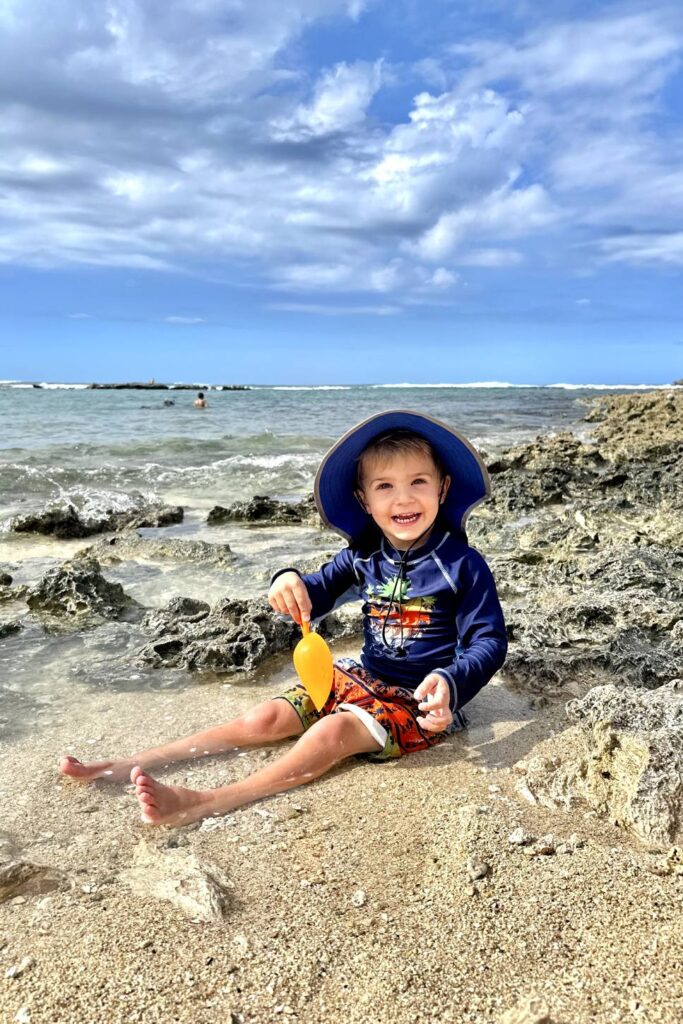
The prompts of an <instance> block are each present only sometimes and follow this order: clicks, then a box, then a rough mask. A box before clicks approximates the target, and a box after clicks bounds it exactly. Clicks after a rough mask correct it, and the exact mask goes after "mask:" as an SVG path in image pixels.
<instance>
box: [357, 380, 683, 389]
mask: <svg viewBox="0 0 683 1024" xmlns="http://www.w3.org/2000/svg"><path fill="white" fill-rule="evenodd" d="M368 387H370V388H372V389H378V388H409V389H415V390H417V389H418V388H455V389H458V388H461V389H462V388H465V389H474V388H533V389H534V390H537V391H543V390H545V389H548V388H554V389H558V390H565V391H669V390H670V389H671V388H677V387H683V385H680V384H510V383H509V381H502V380H479V381H472V382H471V383H469V384H369V385H368Z"/></svg>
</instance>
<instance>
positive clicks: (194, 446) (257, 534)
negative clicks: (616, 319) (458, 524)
mask: <svg viewBox="0 0 683 1024" xmlns="http://www.w3.org/2000/svg"><path fill="white" fill-rule="evenodd" d="M595 394H596V392H595V391H594V390H592V389H587V390H574V389H563V388H510V387H494V388H492V387H479V388H477V387H471V388H445V387H433V388H426V387H419V388H415V387H391V388H383V387H374V388H373V387H350V388H337V389H330V390H327V389H310V388H307V389H276V388H259V389H254V390H251V391H245V392H241V391H235V392H231V391H224V392H217V391H210V392H209V394H208V400H209V408H208V409H207V410H205V411H200V410H196V409H194V408H193V405H192V402H193V399H194V394H193V393H192V392H176V393H175V394H173V393H172V394H169V393H168V392H140V391H88V390H73V389H65V388H54V389H40V390H38V389H33V388H27V387H13V386H11V385H7V384H5V385H2V384H0V568H2V569H3V570H4V571H8V572H10V574H11V575H12V577H13V579H14V581H15V583H26V584H29V585H33V584H35V583H36V582H37V581H38V580H39V579H40V578H41V577H42V575H43V574H44V573H45V572H46V571H48V570H49V569H51V568H52V567H53V566H55V565H57V564H60V563H61V562H64V561H65V560H66V559H68V558H72V557H73V556H74V555H75V554H76V553H77V552H78V550H79V549H81V548H83V547H86V546H87V545H88V544H90V543H92V542H93V541H97V539H98V538H92V539H86V540H84V541H58V540H55V539H54V538H49V537H40V536H32V535H28V534H15V533H12V532H10V531H9V530H8V529H7V524H8V520H9V518H10V517H11V515H13V514H15V513H17V512H26V511H28V510H30V509H33V508H39V507H41V506H43V505H45V504H46V502H48V501H50V500H51V499H54V498H58V497H62V498H70V499H73V500H74V501H76V503H77V504H80V505H83V504H85V505H89V506H95V507H97V506H102V507H111V506H112V505H117V506H119V507H125V504H126V501H130V497H129V496H130V493H131V492H132V491H141V492H142V493H143V494H145V495H146V496H148V497H149V498H160V499H162V500H165V501H169V502H177V503H179V504H182V505H183V506H184V508H185V520H184V522H183V523H182V524H179V525H178V526H174V527H169V528H166V529H163V530H159V531H154V530H145V531H141V532H142V533H143V534H146V535H148V536H149V535H152V536H153V535H155V534H158V535H159V536H170V535H177V536H181V537H188V538H196V539H203V540H206V541H209V542H220V543H228V544H230V546H231V548H232V550H233V553H234V556H235V560H234V563H233V564H232V565H231V566H230V567H229V568H228V569H217V568H215V567H210V566H202V565H194V564H191V563H187V562H170V561H164V560H163V559H162V560H157V561H154V560H152V559H149V558H145V557H144V556H143V557H141V558H139V559H138V560H136V561H127V562H121V563H118V564H109V563H107V564H105V565H103V572H104V574H105V576H106V577H107V579H109V580H111V581H112V582H118V583H120V584H121V585H122V586H123V587H124V589H125V591H126V593H127V594H128V595H129V596H130V597H132V598H134V599H135V600H137V601H138V602H140V604H142V605H143V606H145V607H147V608H149V607H161V606H163V605H165V604H166V603H167V602H168V601H169V600H170V599H171V598H173V597H176V596H187V597H197V598H202V599H204V600H207V601H210V602H213V601H216V600H218V599H219V598H222V597H241V598H244V597H262V596H263V595H264V594H265V593H266V591H267V588H268V581H269V578H270V575H271V573H272V572H273V571H274V570H275V569H276V568H280V567H282V566H283V565H292V564H301V563H303V562H306V563H309V562H317V563H322V562H323V561H324V560H325V559H326V557H329V555H330V554H331V553H332V552H334V551H335V550H337V549H338V547H339V546H340V545H341V541H340V539H339V538H336V537H335V536H334V535H331V534H329V533H326V532H324V531H320V530H317V529H315V528H312V527H288V528H277V529H276V528H267V527H266V528H263V527H262V528H249V527H245V526H241V525H238V524H230V525H226V526H222V527H209V526H208V525H207V523H206V509H207V508H208V507H210V506H211V505H213V504H217V503H219V504H224V505H225V504H229V503H230V502H232V501H235V500H237V499H240V498H246V497H249V496H251V495H253V494H270V495H273V496H281V497H294V496H299V495H301V494H303V493H306V492H307V491H310V489H311V485H312V483H313V477H314V474H315V471H316V468H317V465H318V463H319V460H320V457H321V455H322V454H323V453H324V451H325V450H326V449H327V447H329V445H330V444H331V443H332V442H333V441H334V440H335V439H336V438H337V437H338V436H339V435H340V434H341V433H342V432H343V431H345V430H347V429H348V428H349V427H350V426H352V425H353V424H354V423H356V422H357V421H358V420H360V419H363V418H365V417H367V416H370V415H372V414H373V413H376V412H379V411H381V410H383V409H388V408H397V407H400V408H411V409H416V410H419V411H423V412H426V413H429V414H430V415H433V416H436V417H439V418H441V419H443V420H446V421H447V422H449V423H451V424H453V425H454V426H455V427H456V428H457V429H459V430H460V431H461V432H462V433H464V434H465V435H467V436H468V437H470V438H471V439H472V440H473V441H474V443H475V444H477V445H479V446H480V447H482V448H484V449H485V450H486V451H488V452H489V453H491V452H493V451H495V450H496V449H498V448H500V447H502V446H504V445H509V444H512V443H516V442H521V441H524V440H527V439H529V438H532V437H533V436H535V435H536V434H539V433H546V432H549V431H557V430H562V429H572V428H573V429H577V426H578V427H579V429H583V426H582V425H580V420H581V418H582V416H583V415H584V413H585V402H586V400H587V399H589V398H592V397H594V396H595ZM168 398H172V399H173V400H174V401H175V403H176V404H175V405H174V406H170V407H165V406H164V404H163V402H164V399H168ZM13 618H19V619H20V620H21V622H22V628H21V630H20V631H19V632H18V633H13V634H11V635H9V636H7V637H5V638H4V639H0V745H1V744H2V741H3V738H9V737H19V736H21V735H24V734H27V733H29V734H34V735H37V734H38V733H40V732H41V731H43V730H49V729H50V728H52V727H53V726H56V725H58V724H59V722H60V721H65V720H67V719H68V718H69V716H70V715H72V714H74V713H76V711H77V712H78V714H79V715H86V716H87V715H90V714H91V711H92V713H93V714H94V708H95V707H96V705H97V700H98V694H102V693H103V692H104V693H114V692H116V691H121V690H124V691H128V690H141V689H159V688H162V689H163V688H167V687H170V688H174V689H177V688H184V687H189V686H195V685H197V684H198V682H199V680H198V678H197V677H196V676H194V675H193V674H192V673H189V672H186V671H183V670H171V669H168V670H154V669H148V668H139V667H136V665H135V657H134V655H135V651H136V650H137V649H138V648H139V647H140V646H141V645H142V644H143V643H144V642H145V639H146V636H145V634H144V632H143V630H142V629H141V628H140V626H139V625H135V624H130V623H127V622H113V623H105V624H104V625H102V626H100V627H98V628H97V629H94V630H91V629H88V628H84V629H83V630H81V629H78V628H77V629H76V632H73V627H71V628H70V629H69V630H68V631H67V632H66V633H64V634H63V635H62V634H61V633H60V631H59V629H57V630H56V631H54V630H52V629H50V628H45V627H44V625H43V624H42V623H41V622H40V621H38V620H37V619H35V618H34V617H33V616H30V615H27V607H26V604H25V603H24V602H23V601H21V600H16V601H11V602H8V603H5V604H4V605H0V619H13ZM215 685H221V683H220V682H217V683H216V684H215ZM226 713H227V711H226Z"/></svg>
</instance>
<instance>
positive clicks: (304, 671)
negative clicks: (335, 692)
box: [294, 622, 334, 711]
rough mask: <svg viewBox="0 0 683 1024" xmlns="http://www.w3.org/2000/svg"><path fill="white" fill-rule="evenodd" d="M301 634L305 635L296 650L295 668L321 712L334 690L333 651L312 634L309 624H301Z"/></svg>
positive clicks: (316, 634)
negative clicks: (331, 691)
mask: <svg viewBox="0 0 683 1024" xmlns="http://www.w3.org/2000/svg"><path fill="white" fill-rule="evenodd" d="M301 632H302V633H303V634H304V635H303V637H302V638H301V640H299V643H298V644H297V645H296V647H295V648H294V668H295V669H296V674H297V675H298V677H299V679H300V680H301V682H302V683H303V684H304V686H305V687H306V689H307V690H308V693H309V695H310V698H311V700H312V701H313V703H314V704H315V707H316V710H317V711H320V710H321V709H322V707H323V705H324V704H325V701H326V700H327V698H328V697H329V695H330V690H331V689H332V678H333V675H334V665H333V662H332V651H331V650H330V649H329V647H328V646H327V644H326V643H325V641H324V640H323V638H322V637H321V636H320V635H319V634H318V633H311V625H310V623H309V622H302V623H301Z"/></svg>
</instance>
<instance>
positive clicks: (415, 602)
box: [367, 576, 436, 647]
mask: <svg viewBox="0 0 683 1024" xmlns="http://www.w3.org/2000/svg"><path fill="white" fill-rule="evenodd" d="M411 590H412V584H411V582H410V580H407V579H399V577H398V576H391V577H390V578H389V579H388V580H386V581H383V582H382V583H381V584H377V585H375V586H370V587H368V589H367V605H368V621H369V623H370V630H371V632H372V635H373V638H374V639H375V640H376V642H377V643H378V644H380V645H382V646H384V645H385V644H388V645H389V647H399V646H400V645H401V644H403V646H405V645H406V643H410V642H412V641H413V640H417V639H418V638H419V637H421V636H423V635H424V632H425V629H426V627H427V626H429V623H430V622H431V621H432V608H433V607H434V604H435V602H436V598H435V597H429V596H426V597H414V598H412V599H411V598H410V596H409V595H410V592H411ZM392 597H393V601H392ZM390 605H391V607H390ZM401 622H403V629H402V630H401ZM401 633H402V634H403V635H402V636H401Z"/></svg>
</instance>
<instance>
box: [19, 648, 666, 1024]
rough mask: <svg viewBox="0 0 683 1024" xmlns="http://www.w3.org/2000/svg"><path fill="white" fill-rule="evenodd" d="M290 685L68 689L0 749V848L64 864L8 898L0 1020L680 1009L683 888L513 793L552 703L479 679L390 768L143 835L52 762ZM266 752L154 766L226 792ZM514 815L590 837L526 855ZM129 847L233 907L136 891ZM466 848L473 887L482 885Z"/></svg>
mask: <svg viewBox="0 0 683 1024" xmlns="http://www.w3.org/2000/svg"><path fill="white" fill-rule="evenodd" d="M337 653H339V654H342V653H347V651H346V650H338V652H337ZM290 677H291V667H290V665H288V664H287V663H286V662H285V663H281V664H280V667H279V669H277V670H276V671H271V672H270V674H269V676H267V677H266V680H265V681H264V682H262V683H261V684H260V685H258V686H256V685H254V684H253V683H251V684H241V683H233V684H232V685H231V686H229V687H225V686H224V685H223V684H222V683H221V682H220V681H217V682H215V683H208V684H204V685H201V684H197V685H196V686H194V687H192V688H190V689H187V690H184V691H182V692H177V691H176V692H172V693H171V692H163V691H161V692H143V693H114V694H112V693H107V694H102V695H96V696H93V697H91V698H90V699H89V700H88V702H87V710H86V709H85V708H84V704H83V702H82V701H81V700H79V699H78V694H77V693H75V694H74V700H73V705H72V706H71V707H70V708H68V709H67V711H66V713H65V714H64V715H63V716H62V718H61V720H60V722H59V723H58V724H57V725H53V726H52V727H51V728H50V729H46V730H44V731H43V732H40V731H35V730H33V731H32V734H31V735H30V736H28V737H27V738H24V739H20V740H18V741H17V742H15V743H12V744H9V743H8V744H7V745H6V746H5V747H4V748H3V749H2V750H1V751H0V756H1V760H0V801H1V803H0V806H1V807H2V819H1V822H2V824H1V828H2V831H3V835H4V838H5V840H6V841H7V842H9V841H10V840H11V841H12V842H14V843H15V844H16V846H17V847H18V848H19V850H20V856H21V857H22V858H23V859H25V860H28V861H32V862H33V863H37V864H44V865H50V866H51V867H53V868H56V869H59V870H61V871H63V872H64V873H65V875H66V878H67V888H65V889H64V890H63V891H54V892H50V893H48V894H46V895H45V894H43V895H26V896H23V897H19V898H14V899H10V900H9V901H8V902H6V903H5V904H3V905H0V969H1V972H2V973H1V975H0V1018H1V1019H2V1021H3V1022H4V1021H7V1022H10V1021H17V1022H19V1024H22V1022H23V1024H29V1022H30V1024H48V1022H49V1024H57V1022H59V1024H62V1022H63V1024H86V1022H87V1024H119V1022H121V1024H123V1022H129V1021H145V1022H163V1024H167V1022H172V1021H178V1022H188V1024H189V1022H192V1024H201V1022H205V1021H206V1022H208V1021H211V1022H216V1021H220V1022H222V1024H223V1022H225V1024H240V1022H244V1024H272V1022H276V1021H279V1020H290V1019H297V1020H302V1021H308V1022H321V1024H327V1022H333V1021H334V1022H336V1021H338V1020H343V1021H346V1022H349V1024H355V1022H359V1024H360V1022H363V1024H373V1022H375V1021H377V1022H380V1021H381V1022H382V1024H384V1022H386V1021H387V1020H390V1021H392V1022H395V1024H417V1022H426V1021H430V1022H431V1021H452V1022H477V1024H478V1022H482V1024H483V1022H490V1021H492V1022H501V1021H502V1020H503V1019H504V1016H505V1013H506V1011H507V1010H508V1009H509V1008H511V1007H513V1006H515V1005H516V1004H517V1003H519V1002H520V1000H522V999H523V998H524V997H525V996H528V995H531V994H537V995H539V996H541V997H543V998H544V999H545V1001H546V1003H547V1005H548V1007H549V1010H550V1018H549V1019H550V1020H551V1021H552V1022H553V1024H584V1022H585V1024H603V1022H623V1021H626V1022H627V1021H638V1022H650V1021H652V1022H654V1021H660V1022H665V1024H674V1022H677V1021H680V1020H682V1019H683V972H682V970H681V968H682V960H683V937H682V926H681V922H682V919H683V915H682V913H681V910H682V904H683V899H682V897H683V878H681V877H680V876H678V877H676V876H669V877H659V876H658V875H656V874H653V873H652V872H651V870H650V868H651V867H652V864H653V856H652V855H651V854H649V853H647V852H645V851H643V850H642V849H641V848H639V847H638V845H637V844H636V842H635V841H634V840H632V839H631V838H630V837H629V836H628V835H627V834H625V833H624V832H623V831H622V830H621V829H618V828H616V827H614V826H613V825H611V824H610V823H609V822H605V821H600V820H599V819H597V818H596V817H595V816H594V815H593V814H592V813H589V814H587V813H586V812H584V811H580V812H578V813H574V814H566V813H563V812H557V813H555V812H549V811H546V810H543V809H540V808H537V807H532V806H530V805H528V804H526V803H525V802H524V801H523V799H521V798H520V796H519V795H518V794H517V793H516V791H515V788H514V786H515V781H516V775H515V772H514V770H513V766H514V765H515V763H516V762H518V761H519V760H521V759H522V758H524V757H526V756H527V755H528V754H529V753H530V752H531V751H533V750H536V749H537V748H538V747H539V744H545V743H547V742H550V743H552V735H553V734H554V733H556V732H558V731H563V730H565V728H566V722H565V717H564V704H563V703H558V704H550V705H549V706H547V707H544V708H542V709H541V710H533V709H532V707H531V705H530V700H529V697H528V696H524V695H520V694H515V693H513V692H511V691H510V690H508V689H506V688H505V686H504V685H503V684H502V683H500V682H494V683H492V684H490V685H489V686H488V687H487V688H486V689H485V690H484V691H483V692H482V693H481V694H480V695H479V697H477V698H476V699H475V701H474V702H473V703H472V704H471V705H470V707H469V708H468V711H469V713H470V717H471V719H472V724H471V726H470V728H469V730H468V731H467V732H466V733H463V734H459V735H456V736H454V737H453V738H452V739H451V740H449V741H448V742H446V743H444V744H442V745H440V746H438V747H435V748H433V749H431V750H429V751H426V752H424V753H420V754H416V755H413V756H411V757H409V758H404V759H402V760H400V761H397V762H394V763H390V764H382V765H378V764H371V763H367V762H362V761H353V762H348V763H347V764H346V765H344V766H342V767H340V768H339V769H337V770H335V771H334V772H332V773H330V774H329V775H328V776H327V777H325V778H323V779H320V780H318V781H316V782H314V783H312V784H310V785H307V786H304V787H301V788H300V789H298V790H294V791H291V792H289V793H287V794H283V795H281V796H278V797H275V798H273V799H271V800H268V801H265V802H262V803H260V804H255V805H252V806H250V807H246V808H243V809H241V810H239V811H237V812H236V813H235V814H234V815H231V816H229V818H227V819H225V820H221V821H220V822H219V825H224V827H216V828H214V829H212V830H205V829H200V828H198V827H196V826H194V827H193V826H191V827H189V828H186V829H153V828H150V827H149V826H144V825H142V823H141V822H140V821H139V817H138V815H137V810H136V806H135V802H134V799H133V797H132V796H131V794H130V792H128V791H127V790H126V788H125V787H123V786H114V785H109V784H102V783H98V784H95V785H82V784H78V783H72V782H69V781H66V780H62V779H60V778H58V776H57V774H56V771H55V766H56V763H57V761H58V758H59V756H60V755H62V754H64V753H67V752H71V753H75V754H77V755H78V756H80V757H84V758H88V759H93V758H95V757H106V756H111V755H127V754H130V753H131V752H132V751H133V750H134V749H140V748H142V747H145V746H149V745H153V744H157V743H159V742H160V741H161V740H163V739H165V738H171V737H174V736H178V735H183V734H187V733H190V732H192V731H194V730H196V729H199V728H203V727H206V726H207V725H209V724H212V723H215V722H217V721H220V720H223V719H225V718H227V717H230V716H231V715H233V714H236V713H238V712H239V711H241V710H243V709H245V708H246V707H248V706H249V705H250V704H252V703H254V702H255V701H256V700H260V699H263V698H264V697H265V696H270V695H274V694H275V693H277V692H278V691H279V690H280V689H281V687H282V685H283V683H284V682H286V681H288V680H289V679H290ZM277 749H278V748H275V747H273V748H270V749H269V750H267V751H256V750H250V751H247V752H242V753H241V754H238V753H237V752H235V753H233V754H231V755H229V756H228V757H226V758H224V759H218V758H211V759H206V760H205V761H203V762H199V763H197V762H195V763H194V764H193V765H188V764H186V765H178V766H176V767H175V768H174V770H173V771H168V772H166V773H165V774H164V776H163V777H164V778H165V779H166V780H169V781H174V782H178V783H183V784H189V785H192V786H196V787H198V788H204V787H208V786H210V785H219V784H221V783H224V782H225V781H227V780H229V779H235V778H237V777H242V776H244V775H245V774H247V773H248V772H249V771H252V770H254V769H255V768H256V767H258V765H259V764H260V763H261V761H262V759H263V758H265V757H275V756H277ZM519 826H523V827H524V828H526V829H527V830H529V831H530V832H532V833H533V834H534V835H536V836H542V835H545V834H546V833H552V834H553V835H554V837H555V840H556V842H558V843H561V842H562V841H564V840H566V839H567V838H568V837H569V836H570V834H572V833H576V834H578V836H579V838H580V839H581V840H584V841H585V845H584V846H582V847H580V848H577V849H575V850H574V852H572V853H556V854H554V855H548V856H537V857H530V856H528V855H527V854H525V852H524V849H523V848H521V847H519V846H515V845H513V844H511V843H510V842H509V839H508V837H509V835H510V833H511V832H512V831H513V830H514V829H515V828H517V827H519ZM141 844H147V845H148V846H149V847H152V848H153V850H159V851H160V855H161V856H162V857H163V856H172V855H173V854H174V853H175V854H176V855H177V851H178V850H185V851H188V852H192V853H193V854H196V855H197V856H198V857H199V858H201V860H203V861H206V862H209V863H211V864H213V865H215V866H216V867H218V868H219V869H221V870H222V871H223V872H224V874H225V875H226V876H227V877H228V879H229V880H230V883H231V887H230V889H229V902H228V908H227V912H226V914H225V918H224V920H223V921H220V922H218V923H216V922H210V923H206V922H200V921H196V920H195V921H193V920H192V919H191V918H190V917H188V916H187V915H186V914H184V913H183V912H182V911H181V910H179V909H178V908H177V907H176V906H174V905H172V904H171V903H168V902H163V901H161V900H160V899H158V898H157V897H156V896H155V895H153V893H151V892H142V893H141V892H139V891H137V892H135V891H132V890H131V888H130V887H129V886H128V885H127V884H126V882H125V880H124V877H125V872H126V871H127V870H129V869H130V868H131V865H132V864H133V863H134V858H135V856H136V851H138V853H139V849H140V846H141ZM6 845H7V843H6ZM468 861H469V862H470V866H471V865H472V863H473V862H474V863H475V864H481V863H483V864H486V865H488V874H487V875H486V877H483V878H480V879H478V880H474V881H473V880H472V878H471V877H470V875H471V874H472V873H474V874H476V873H478V872H477V871H474V872H472V871H471V870H470V871H468ZM482 870H483V869H482ZM479 873H480V872H479ZM22 962H23V970H21V971H20V972H19V973H17V974H16V975H15V976H14V977H6V972H7V971H8V970H9V971H10V974H12V973H13V972H12V968H16V967H17V966H18V965H21V964H22ZM521 1019H522V1018H520V1020H521ZM545 1019H546V1018H544V1017H543V1016H542V1015H540V1016H539V1015H537V1016H533V1015H532V1016H529V1017H527V1018H524V1020H525V1024H526V1022H529V1024H533V1022H535V1021H541V1020H545Z"/></svg>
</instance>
